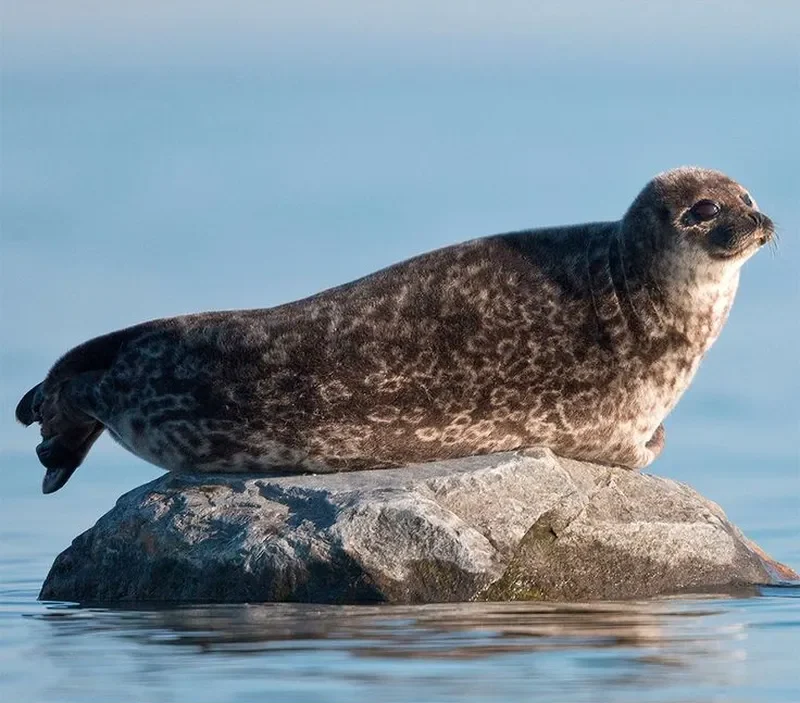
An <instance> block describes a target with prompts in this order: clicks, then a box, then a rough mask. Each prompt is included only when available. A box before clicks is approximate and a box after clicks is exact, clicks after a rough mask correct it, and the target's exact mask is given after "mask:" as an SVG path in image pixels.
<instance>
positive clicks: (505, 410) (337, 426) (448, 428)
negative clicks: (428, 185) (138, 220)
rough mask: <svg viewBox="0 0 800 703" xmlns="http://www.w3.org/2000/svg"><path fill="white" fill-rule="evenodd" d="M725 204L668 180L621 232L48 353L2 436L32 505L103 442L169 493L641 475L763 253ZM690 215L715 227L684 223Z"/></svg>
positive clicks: (423, 268) (728, 196)
mask: <svg viewBox="0 0 800 703" xmlns="http://www.w3.org/2000/svg"><path fill="white" fill-rule="evenodd" d="M742 193H744V190H743V189H742V188H741V187H740V186H738V185H737V184H735V183H734V182H733V181H730V179H727V178H726V177H725V176H723V175H722V174H718V173H716V172H712V171H702V170H699V169H682V170H679V171H673V172H668V173H666V174H663V175H662V176H660V177H658V178H657V179H655V180H654V181H653V182H652V183H651V184H649V185H648V187H647V188H645V190H644V191H643V192H642V193H641V194H640V196H639V197H638V198H637V200H636V202H635V203H634V205H633V206H632V207H631V209H630V210H629V212H628V213H627V214H626V216H625V218H624V219H623V220H621V221H620V222H608V223H594V224H588V225H577V226H573V227H562V228H553V229H543V230H529V231H524V232H518V233H512V234H505V235H497V236H492V237H487V238H484V239H478V240H473V241H471V242H466V243H464V244H460V245H457V246H453V247H448V248H445V249H440V250H438V251H434V252H431V253H429V254H425V255H423V256H419V257H416V258H414V259H410V260H408V261H405V262H402V263H400V264H397V265H395V266H392V267H389V268H387V269H384V270H382V271H378V272H377V273H374V274H372V275H370V276H367V277H365V278H362V279H359V280H357V281H354V282H352V283H349V284H347V285H344V286H340V287H338V288H334V289H331V290H328V291H325V292H323V293H320V294H318V295H315V296H312V297H310V298H307V299H305V300H301V301H298V302H295V303H290V304H288V305H283V306H280V307H277V308H271V309H260V310H242V311H229V312H216V313H204V314H198V315H189V316H185V317H178V318H171V319H164V320H155V321H153V322H148V323H144V324H142V325H138V326H136V327H132V328H129V329H126V330H122V331H119V332H115V333H112V334H109V335H106V336H104V337H100V338H97V339H95V340H91V341H89V342H86V343H85V344H83V345H81V346H79V347H77V348H75V349H74V350H72V351H71V352H69V353H68V354H67V355H66V356H65V357H63V358H62V359H61V360H60V361H59V362H58V363H56V365H55V366H54V367H53V369H51V371H50V373H49V374H48V376H47V378H46V379H45V381H44V382H43V383H42V384H40V385H39V386H37V387H35V388H34V389H32V390H31V391H30V392H29V393H27V394H26V395H25V396H24V397H23V399H22V400H21V401H20V404H19V406H18V408H17V418H18V419H19V420H20V421H21V422H23V423H24V424H31V423H32V422H40V423H41V425H42V436H43V438H44V441H43V443H42V444H41V445H40V447H39V450H38V451H39V456H40V459H41V460H42V463H43V464H44V465H45V466H46V467H48V469H50V471H49V472H48V475H49V476H50V478H49V479H46V486H45V490H46V492H50V490H57V489H58V488H59V487H60V486H61V485H63V483H65V482H66V480H67V479H68V478H69V475H71V473H72V471H74V469H75V468H77V465H78V464H80V461H82V459H83V457H84V456H85V454H86V452H87V451H88V449H89V448H90V447H91V444H92V442H94V440H95V439H96V438H97V436H98V435H99V434H100V432H101V431H102V429H103V427H105V428H108V429H109V430H110V431H111V432H112V434H113V435H114V437H115V438H116V439H117V440H118V441H119V442H120V443H121V444H122V445H123V446H125V447H127V448H128V449H130V450H131V451H133V452H134V453H135V454H137V455H139V456H141V457H143V458H145V459H147V460H148V461H151V462H153V463H155V464H157V465H159V466H162V467H164V468H166V469H169V470H175V471H264V470H270V469H276V468H278V469H285V470H295V471H298V470H299V471H330V470H350V469H364V468H380V467H387V466H393V465H397V464H405V463H409V462H419V461H428V460H433V459H442V458H446V457H456V456H464V455H470V454H479V453H487V452H495V451H504V450H510V449H517V448H520V447H527V446H531V445H546V446H549V447H551V448H552V449H554V450H555V451H556V452H558V453H560V454H562V455H564V456H568V457H574V458H578V459H585V460H590V461H599V462H604V463H610V464H620V465H623V466H629V467H631V468H636V467H640V466H644V465H646V464H647V463H649V462H650V461H652V459H653V458H654V457H655V456H656V455H657V454H658V452H660V450H661V447H662V446H663V427H662V426H661V422H662V420H663V419H664V416H665V415H666V414H667V413H668V412H669V410H670V409H671V408H672V407H673V405H674V404H675V402H676V401H677V399H678V397H679V396H680V394H681V393H682V392H683V390H685V388H686V386H687V385H688V383H689V381H690V379H691V377H692V375H693V374H694V372H695V371H696V369H697V365H698V363H699V361H700V359H701V358H702V356H703V354H704V353H705V351H706V350H707V349H708V347H709V346H710V344H711V343H712V342H713V340H714V339H715V338H716V336H717V334H718V333H719V330H720V328H721V326H722V324H723V322H724V320H725V317H726V316H727V312H728V310H729V308H730V303H731V302H732V300H733V294H734V292H735V289H736V281H737V280H738V267H739V266H740V265H741V263H742V261H743V260H744V259H745V258H747V256H749V255H750V254H751V253H752V252H753V251H755V249H756V248H757V242H756V240H757V239H758V235H759V234H760V235H761V236H762V238H763V237H766V238H768V237H769V236H771V231H772V230H771V223H769V220H768V219H767V218H766V217H764V216H763V215H761V214H760V213H758V215H757V216H754V217H750V216H749V215H750V214H751V213H754V212H757V211H755V210H754V209H752V208H747V207H745V206H744V205H743V204H742V203H740V202H739V200H737V199H738V198H740V197H741V194H742ZM699 197H714V198H716V199H718V200H720V201H722V202H724V203H725V208H726V210H725V217H724V218H722V217H721V218H720V221H719V222H716V223H712V224H713V226H711V225H710V226H708V227H707V226H705V224H702V225H700V224H698V223H693V222H686V216H687V215H686V213H687V208H689V207H691V205H692V203H694V202H695V201H696V200H697V199H698V198H699ZM719 228H723V229H724V232H725V233H726V236H725V237H723V236H721V235H720V234H719V233H720V232H722V231H723V230H722V229H719ZM715 233H716V234H715ZM765 233H766V234H765ZM737 247H738V249H737ZM723 254H724V255H725V256H723ZM726 257H727V258H726ZM48 489H49V490H48Z"/></svg>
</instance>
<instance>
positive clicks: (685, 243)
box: [622, 167, 774, 278]
mask: <svg viewBox="0 0 800 703" xmlns="http://www.w3.org/2000/svg"><path fill="white" fill-rule="evenodd" d="M622 223H623V229H624V230H625V231H626V240H628V241H630V240H633V241H635V240H637V239H639V240H640V241H641V238H642V233H646V234H647V236H645V239H649V240H650V241H648V242H646V243H644V242H643V244H645V245H646V246H648V247H653V246H655V248H656V249H657V250H659V251H660V252H662V255H665V256H664V259H665V262H666V260H669V262H670V264H671V266H670V268H672V269H673V270H675V271H676V270H680V269H682V270H683V271H684V272H685V273H688V272H690V271H691V272H693V274H694V277H695V278H696V277H697V275H698V274H702V273H706V274H708V275H709V276H710V277H712V278H719V277H720V276H721V275H723V274H724V273H726V272H730V271H734V270H738V268H739V267H740V266H741V265H742V264H743V263H744V262H745V261H746V260H747V259H749V258H750V256H752V255H753V254H754V253H755V252H756V251H757V250H758V249H759V248H760V247H762V246H763V245H764V244H766V243H767V242H769V241H771V240H772V239H773V237H774V228H773V225H772V221H771V220H770V219H769V217H767V216H766V215H764V214H763V213H762V212H760V211H759V209H758V206H757V205H756V203H755V200H754V199H753V198H752V197H751V196H750V194H749V193H748V192H747V190H745V188H743V187H742V186H741V185H739V184H738V183H737V182H736V181H734V180H732V179H731V178H728V176H726V175H725V174H724V173H720V172H719V171H711V170H708V169H703V168H695V167H683V168H676V169H673V170H671V171H665V172H664V173H661V174H659V175H658V176H656V177H655V178H654V179H653V180H652V181H650V182H649V183H648V184H647V185H646V186H645V188H644V189H643V190H642V192H641V193H640V194H639V196H638V197H637V198H636V200H635V201H634V202H633V205H631V207H630V209H629V210H628V212H627V213H626V214H625V217H624V218H623V221H622Z"/></svg>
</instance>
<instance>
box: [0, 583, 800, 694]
mask: <svg viewBox="0 0 800 703" xmlns="http://www.w3.org/2000/svg"><path fill="white" fill-rule="evenodd" d="M773 593H774V594H776V595H778V596H780V597H778V598H752V599H747V600H741V599H739V600H737V599H732V598H727V597H719V596H716V597H711V596H709V597H707V598H700V599H698V598H697V597H694V598H692V599H688V598H687V599H681V598H671V599H661V600H653V601H647V602H621V603H599V604H591V603H589V604H550V603H547V604H543V603H507V604H504V603H480V604H479V603H468V604H442V605H429V606H366V607H359V606H317V605H305V604H260V605H209V606H184V607H177V608H176V607H171V608H159V607H155V606H143V607H141V608H139V609H122V610H119V609H115V610H106V609H93V608H79V607H75V606H69V605H59V604H51V605H49V606H46V607H45V606H43V607H41V608H40V609H39V610H38V611H36V612H30V613H29V614H28V618H26V620H28V622H31V621H33V622H34V623H38V627H40V628H43V629H41V630H39V631H38V632H37V634H38V638H37V640H38V645H39V646H38V647H37V649H36V653H35V656H36V657H37V662H36V664H37V670H40V671H41V670H45V671H49V672H51V673H52V672H60V674H61V675H60V676H59V677H57V679H58V683H55V682H53V683H52V684H51V685H49V686H40V687H39V689H38V694H39V695H38V696H35V697H39V698H41V697H47V698H48V699H52V700H79V699H80V700H92V698H91V695H89V697H88V698H87V688H86V684H87V682H88V681H91V685H90V686H89V688H90V689H91V692H93V694H94V695H95V697H96V699H97V700H101V699H105V697H106V696H108V695H111V694H114V695H116V696H117V698H118V699H120V700H145V699H146V700H174V699H176V698H179V697H180V696H183V697H185V698H187V699H190V700H198V701H202V700H212V699H214V698H215V697H218V696H219V695H225V696H227V697H228V698H231V699H237V698H239V699H241V700H248V699H250V700H252V697H253V696H258V697H259V700H282V701H292V700H297V701H300V700H325V701H329V700H330V701H339V700H341V701H348V702H351V701H354V700H383V701H395V700H397V701H401V700H423V699H424V700H431V701H434V700H437V701H438V700H442V701H444V700H448V701H449V700H452V701H473V700H475V701H477V700H491V701H514V702H515V703H516V701H528V700H536V701H538V700H542V701H545V700H554V699H558V700H575V701H584V700H586V701H591V700H598V698H597V692H598V691H602V692H603V694H602V699H603V700H606V699H609V700H611V699H613V700H620V701H628V700H630V701H634V700H635V701H648V700H659V701H673V700H674V701H679V700H686V696H687V695H689V696H690V698H691V700H712V699H714V698H715V697H718V696H719V694H720V692H724V691H728V690H730V688H731V687H733V686H738V687H741V686H743V685H744V684H746V682H747V681H748V680H749V678H750V677H753V676H754V672H752V671H749V670H748V668H747V652H748V641H747V637H748V628H749V629H750V630H751V631H752V627H751V626H750V623H749V622H748V621H749V620H752V618H753V613H754V612H757V611H758V609H759V607H763V604H769V603H774V602H777V603H779V604H782V605H780V607H781V608H783V609H785V608H786V607H787V606H791V604H792V603H797V602H800V601H797V600H794V598H791V597H789V598H787V597H786V596H797V595H798V591H797V589H774V590H773ZM795 610H796V609H795ZM780 612H781V615H780V617H781V618H782V620H781V621H780V622H779V625H780V626H788V627H789V628H793V629H795V630H796V628H797V624H798V623H797V621H798V618H797V614H796V613H795V615H794V617H793V618H788V620H787V618H786V614H785V612H784V611H783V610H781V611H780ZM789 612H791V611H789ZM6 622H8V621H7V620H6ZM767 622H768V619H767V621H766V622H765V623H763V624H764V626H767ZM409 660H412V661H409ZM43 665H46V666H44V669H42V668H41V667H42V666H43ZM758 673H759V672H755V674H758ZM65 682H68V683H67V684H65ZM80 682H83V687H82V688H81V684H80ZM123 689H124V695H123V694H121V693H120V691H121V690H123ZM744 690H746V687H745V689H744ZM137 692H138V693H137ZM422 693H424V695H422ZM121 695H122V697H121V698H120V696H121ZM554 697H555V698H554ZM761 700H770V698H769V696H768V695H766V694H765V695H764V697H762V698H761Z"/></svg>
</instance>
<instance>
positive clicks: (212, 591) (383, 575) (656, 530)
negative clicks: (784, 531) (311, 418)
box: [40, 449, 800, 603]
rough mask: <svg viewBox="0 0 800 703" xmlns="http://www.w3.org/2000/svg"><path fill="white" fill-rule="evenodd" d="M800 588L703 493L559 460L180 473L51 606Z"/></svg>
mask: <svg viewBox="0 0 800 703" xmlns="http://www.w3.org/2000/svg"><path fill="white" fill-rule="evenodd" d="M799 578H800V577H798V575H797V574H796V573H795V572H794V571H792V570H791V569H789V568H788V567H786V566H783V565H781V564H779V563H777V562H775V561H773V560H772V559H770V558H769V557H768V556H766V555H765V554H764V553H763V552H762V551H761V550H760V549H759V548H758V547H757V546H756V545H754V544H753V543H752V542H750V541H749V540H748V539H747V538H746V537H744V535H743V534H742V533H741V532H740V531H739V530H738V529H737V528H736V527H735V526H734V525H732V524H731V523H730V522H729V521H728V520H727V518H726V517H725V514H724V513H723V511H722V510H721V509H720V508H719V506H717V505H716V504H715V503H713V502H711V501H709V500H707V499H706V498H703V496H701V495H699V494H698V493H697V492H696V491H694V490H693V489H692V488H690V487H689V486H686V485H684V484H681V483H678V482H676V481H672V480H669V479H664V478H659V477H656V476H650V475H643V474H639V473H634V472H630V471H626V470H624V469H618V468H609V467H604V466H597V465H593V464H587V463H582V462H577V461H572V460H566V459H560V458H557V457H555V456H554V455H553V454H552V453H550V452H549V451H547V450H538V449H535V450H529V451H527V452H520V453H505V454H495V455H490V456H483V457H472V458H466V459H458V460H452V461H444V462H436V463H431V464H425V465H418V466H414V467H407V468H400V469H388V470H385V471H368V472H355V473H343V474H327V475H321V476H310V475H299V476H298V475H292V476H281V477H270V478H265V477H263V476H259V477H245V476H241V475H224V476H222V475H220V476H191V475H180V474H174V473H170V474H167V475H165V476H163V477H162V478H159V479H157V480H155V481H152V482H151V483H148V484H146V485H144V486H141V487H139V488H137V489H135V490H133V491H131V492H129V493H127V494H125V495H124V496H122V498H120V500H119V501H118V503H117V505H116V507H114V508H113V509H112V510H111V511H110V512H109V513H107V514H106V515H104V516H103V517H102V518H101V519H100V520H99V521H98V522H97V524H96V525H95V526H94V527H93V528H92V529H90V530H88V531H87V532H85V533H84V534H82V535H80V536H79V537H78V538H77V539H75V541H74V542H73V543H72V546H70V547H69V548H68V549H67V550H66V551H64V552H63V553H62V554H61V555H60V556H59V557H58V558H57V559H56V561H55V563H54V564H53V567H52V569H51V570H50V573H49V575H48V576H47V579H46V581H45V583H44V586H43V588H42V591H41V594H40V598H41V599H43V600H68V601H78V602H109V601H216V602H244V601H309V602H319V603H360V602H390V603H425V602H443V601H468V600H515V599H536V600H539V599H541V600H587V599H619V598H639V597H646V596H654V595H657V594H665V593H676V592H687V591H707V590H730V589H734V588H737V587H741V586H752V585H754V584H776V583H781V582H786V581H793V580H797V579H799Z"/></svg>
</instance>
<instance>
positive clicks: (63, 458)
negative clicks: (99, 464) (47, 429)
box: [36, 422, 103, 494]
mask: <svg viewBox="0 0 800 703" xmlns="http://www.w3.org/2000/svg"><path fill="white" fill-rule="evenodd" d="M102 432H103V425H102V424H100V423H99V422H95V423H92V424H91V425H84V426H81V427H77V428H75V429H74V430H69V431H68V432H64V433H62V434H58V435H55V436H54V437H50V438H48V439H45V440H44V441H43V442H42V443H41V444H40V445H39V446H38V447H36V454H37V455H38V457H39V461H40V462H41V463H42V466H44V467H45V468H46V469H47V472H46V473H45V475H44V480H43V481H42V493H44V494H48V493H55V492H56V491H57V490H58V489H59V488H61V487H62V486H63V485H64V484H65V483H66V482H67V481H69V478H70V476H72V474H73V473H74V472H75V469H77V468H78V467H79V466H80V465H81V464H82V463H83V460H84V459H85V458H86V455H87V454H88V453H89V450H90V449H91V448H92V445H93V444H94V443H95V441H96V440H97V438H98V437H99V436H100V435H101V434H102Z"/></svg>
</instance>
